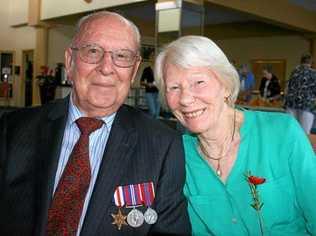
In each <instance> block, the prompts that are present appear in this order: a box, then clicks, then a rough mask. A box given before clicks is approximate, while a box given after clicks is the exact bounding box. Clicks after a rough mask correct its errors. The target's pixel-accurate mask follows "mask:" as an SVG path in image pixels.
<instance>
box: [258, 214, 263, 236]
mask: <svg viewBox="0 0 316 236" xmlns="http://www.w3.org/2000/svg"><path fill="white" fill-rule="evenodd" d="M257 214H258V220H259V226H260V232H261V235H262V236H263V235H264V234H263V219H262V215H261V213H260V210H257Z"/></svg>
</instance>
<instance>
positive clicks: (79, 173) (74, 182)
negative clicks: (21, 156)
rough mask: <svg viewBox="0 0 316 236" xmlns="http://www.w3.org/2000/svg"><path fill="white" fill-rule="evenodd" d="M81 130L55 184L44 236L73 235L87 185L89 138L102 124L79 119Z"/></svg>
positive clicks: (95, 120)
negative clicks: (45, 235) (55, 187)
mask: <svg viewBox="0 0 316 236" xmlns="http://www.w3.org/2000/svg"><path fill="white" fill-rule="evenodd" d="M76 123H77V126H78V128H79V129H80V131H81V135H80V137H79V140H78V142H77V143H76V145H75V146H74V148H73V150H72V153H71V155H70V157H69V160H68V163H67V165H66V167H65V170H64V172H63V174H62V177H61V179H60V181H59V183H58V186H57V189H56V191H55V194H54V198H53V201H52V204H51V207H50V208H49V210H48V225H47V235H49V236H53V235H54V236H57V235H58V236H60V235H63V236H66V235H67V236H68V235H69V236H70V235H76V232H77V229H78V224H79V220H80V217H81V213H82V207H83V204H84V200H85V196H86V193H87V191H88V188H89V184H90V178H91V173H90V161H89V135H90V133H92V132H93V131H95V130H97V129H99V128H100V127H101V126H102V123H103V122H102V121H101V120H97V119H94V118H88V117H81V118H79V119H78V120H76Z"/></svg>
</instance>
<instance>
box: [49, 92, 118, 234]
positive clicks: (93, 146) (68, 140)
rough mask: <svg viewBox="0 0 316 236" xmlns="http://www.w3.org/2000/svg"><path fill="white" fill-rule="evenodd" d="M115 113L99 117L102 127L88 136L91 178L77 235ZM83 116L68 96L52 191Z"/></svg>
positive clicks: (77, 136) (76, 135) (59, 176)
mask: <svg viewBox="0 0 316 236" xmlns="http://www.w3.org/2000/svg"><path fill="white" fill-rule="evenodd" d="M115 115H116V113H114V114H112V115H110V116H106V117H101V118H100V119H102V120H103V122H104V124H103V125H102V127H101V128H100V129H98V130H96V131H94V132H92V133H91V134H90V136H89V159H90V166H91V180H90V186H89V189H88V192H87V195H86V199H85V202H84V205H83V209H82V213H81V218H80V221H79V225H78V231H77V236H79V234H80V231H81V228H82V224H83V221H84V217H85V215H86V212H87V208H88V205H89V201H90V198H91V195H92V191H93V187H94V184H95V181H96V178H97V175H98V172H99V168H100V163H101V161H102V157H103V153H104V150H105V146H106V143H107V140H108V137H109V134H110V131H111V128H112V124H113V120H114V118H115ZM82 116H84V114H83V113H81V112H80V110H79V109H78V107H76V106H75V105H74V104H73V102H72V98H71V96H70V103H69V116H68V119H67V123H66V128H65V132H64V137H63V143H62V148H61V153H60V157H59V161H58V168H57V172H56V177H55V185H54V193H55V190H56V188H57V185H58V183H59V180H60V178H61V176H62V173H63V171H64V169H65V167H66V164H67V161H68V159H69V156H70V154H71V152H72V149H73V147H74V146H75V144H76V142H77V141H78V139H79V136H80V130H79V128H78V127H77V124H76V123H75V121H76V120H77V119H78V118H80V117H82Z"/></svg>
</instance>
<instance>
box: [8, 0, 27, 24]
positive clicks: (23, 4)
mask: <svg viewBox="0 0 316 236" xmlns="http://www.w3.org/2000/svg"><path fill="white" fill-rule="evenodd" d="M2 2H7V1H3V0H2ZM7 4H8V3H6V5H7ZM28 4H29V0H10V2H9V20H10V25H22V24H27V20H28V9H29V8H28ZM2 6H4V5H2ZM3 8H4V7H3Z"/></svg>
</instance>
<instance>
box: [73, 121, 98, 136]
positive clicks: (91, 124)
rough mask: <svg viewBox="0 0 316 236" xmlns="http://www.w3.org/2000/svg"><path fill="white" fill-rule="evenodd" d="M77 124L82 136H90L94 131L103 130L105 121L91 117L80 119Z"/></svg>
mask: <svg viewBox="0 0 316 236" xmlns="http://www.w3.org/2000/svg"><path fill="white" fill-rule="evenodd" d="M76 123H77V126H78V128H79V129H80V132H81V134H86V135H89V134H91V133H92V132H93V131H95V130H97V129H99V128H101V126H102V124H103V121H102V120H98V119H95V118H90V117H80V118H79V119H77V120H76Z"/></svg>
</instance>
